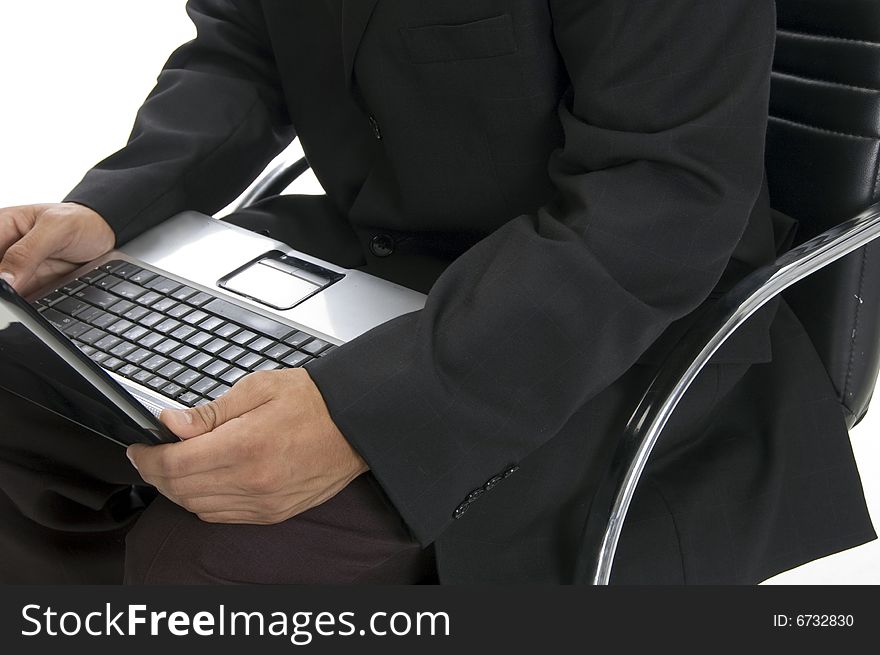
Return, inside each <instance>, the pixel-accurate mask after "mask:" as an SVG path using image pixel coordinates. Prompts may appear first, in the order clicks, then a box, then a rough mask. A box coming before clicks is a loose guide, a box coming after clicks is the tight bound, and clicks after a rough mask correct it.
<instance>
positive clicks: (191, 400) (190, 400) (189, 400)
mask: <svg viewBox="0 0 880 655" xmlns="http://www.w3.org/2000/svg"><path fill="white" fill-rule="evenodd" d="M201 399H202V397H201V396H200V395H198V394H196V393H193V392H192V391H187V392H186V393H185V394H183V395H182V396H179V397H178V398H177V402H179V403H182V404H184V405H186V406H187V407H193V406H195V404H196V403H197V402H198V401H200V400H201Z"/></svg>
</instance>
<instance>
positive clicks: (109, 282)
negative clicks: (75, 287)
mask: <svg viewBox="0 0 880 655" xmlns="http://www.w3.org/2000/svg"><path fill="white" fill-rule="evenodd" d="M120 282H122V278H118V277H116V276H115V275H105V276H104V277H102V278H101V279H100V280H98V281H97V282H95V283H94V286H96V287H97V288H99V289H104V291H110V289H112V288H113V287H115V286H116V285H117V284H119V283H120Z"/></svg>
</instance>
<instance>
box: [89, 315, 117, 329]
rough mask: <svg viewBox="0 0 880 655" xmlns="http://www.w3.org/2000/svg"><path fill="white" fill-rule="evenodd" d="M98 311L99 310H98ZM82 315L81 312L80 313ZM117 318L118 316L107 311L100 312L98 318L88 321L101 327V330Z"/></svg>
mask: <svg viewBox="0 0 880 655" xmlns="http://www.w3.org/2000/svg"><path fill="white" fill-rule="evenodd" d="M99 311H100V310H99ZM80 316H82V314H80ZM118 320H119V317H118V316H114V315H113V314H110V313H109V312H102V313H101V315H100V316H98V318H96V319H95V320H93V321H89V323H90V324H91V325H93V326H95V327H98V328H101V329H102V330H106V329H107V328H108V327H110V326H111V325H113V324H114V323H115V322H116V321H118Z"/></svg>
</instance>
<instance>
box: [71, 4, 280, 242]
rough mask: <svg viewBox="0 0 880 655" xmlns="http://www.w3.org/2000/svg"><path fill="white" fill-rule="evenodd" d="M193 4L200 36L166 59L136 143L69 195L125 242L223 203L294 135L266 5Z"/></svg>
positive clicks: (91, 173)
mask: <svg viewBox="0 0 880 655" xmlns="http://www.w3.org/2000/svg"><path fill="white" fill-rule="evenodd" d="M187 11H188V13H189V15H190V17H191V18H192V20H193V22H194V23H195V25H196V28H197V30H198V36H197V37H196V39H195V40H194V41H191V42H190V43H187V44H185V45H183V46H182V47H181V48H179V49H178V50H177V51H176V52H175V53H174V54H173V55H172V56H171V58H170V59H169V61H168V63H167V64H166V65H165V68H164V69H163V70H162V72H161V74H160V75H159V78H158V81H157V84H156V87H155V89H154V90H153V91H152V93H150V95H149V97H148V98H147V100H146V102H145V103H144V105H143V107H141V109H140V111H139V112H138V115H137V119H136V122H135V125H134V129H133V132H132V134H131V137H130V140H129V142H128V145H126V146H125V147H124V148H123V149H122V150H120V151H119V152H117V153H116V154H114V155H112V156H110V157H109V158H108V159H106V160H104V161H103V162H101V163H99V164H98V165H97V166H96V167H95V168H94V169H92V170H91V171H89V172H88V173H87V174H86V176H85V178H84V179H83V180H82V182H81V183H80V184H79V185H78V186H76V187H75V188H74V189H73V190H72V191H71V192H70V194H69V195H68V196H67V198H66V199H65V200H66V201H69V202H77V203H80V204H83V205H86V206H88V207H91V208H92V209H94V210H96V211H97V212H98V213H99V214H101V215H102V216H103V217H104V218H105V220H107V221H108V222H109V223H110V225H111V227H112V228H113V229H114V231H115V232H116V236H117V243H123V242H125V241H128V240H129V239H131V238H133V237H135V236H137V235H138V234H140V233H141V232H143V231H145V230H146V229H148V228H150V227H152V226H154V225H156V224H158V223H159V222H161V221H163V220H165V219H166V218H168V217H170V216H171V215H173V214H175V213H178V212H180V211H183V210H185V209H195V210H198V211H202V212H205V213H207V214H213V213H214V212H216V211H218V210H219V209H222V208H223V207H224V206H225V205H226V204H228V203H229V202H231V201H232V200H234V199H235V198H236V197H237V196H238V195H239V194H240V193H241V191H243V190H244V188H245V187H247V185H248V184H249V183H250V182H251V181H253V179H254V178H255V177H256V176H257V175H258V174H259V173H260V171H261V170H263V168H265V166H266V164H267V163H268V162H269V161H270V160H271V159H272V157H274V156H275V155H276V154H277V153H278V152H280V151H281V150H282V149H283V148H284V146H285V145H286V144H287V143H289V142H290V141H291V140H292V139H293V137H294V133H293V129H292V127H291V125H290V120H289V118H288V116H287V113H286V109H285V104H284V100H283V98H282V95H281V84H280V81H279V79H278V73H277V70H276V66H275V61H274V58H273V56H272V53H271V49H270V44H269V37H268V34H267V32H266V28H265V22H264V19H263V15H262V10H261V9H260V3H259V2H248V1H243V0H190V1H189V2H188V3H187Z"/></svg>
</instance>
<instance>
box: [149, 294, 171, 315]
mask: <svg viewBox="0 0 880 655" xmlns="http://www.w3.org/2000/svg"><path fill="white" fill-rule="evenodd" d="M175 305H177V301H176V300H174V299H173V298H162V300H160V301H159V302H155V303H153V305H152V306H151V307H150V309H152V310H153V311H156V312H162V313H163V314H167V313H168V310H169V309H171V308H172V307H174V306H175Z"/></svg>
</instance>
